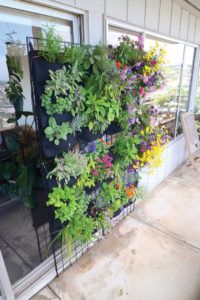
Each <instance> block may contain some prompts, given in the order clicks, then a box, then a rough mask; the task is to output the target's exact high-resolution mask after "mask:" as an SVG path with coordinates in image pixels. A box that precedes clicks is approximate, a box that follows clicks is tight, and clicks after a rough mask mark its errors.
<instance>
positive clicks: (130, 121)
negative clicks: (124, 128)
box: [128, 117, 136, 125]
mask: <svg viewBox="0 0 200 300" xmlns="http://www.w3.org/2000/svg"><path fill="white" fill-rule="evenodd" d="M135 123H136V118H135V117H132V118H129V120H128V124H129V125H134V124H135Z"/></svg>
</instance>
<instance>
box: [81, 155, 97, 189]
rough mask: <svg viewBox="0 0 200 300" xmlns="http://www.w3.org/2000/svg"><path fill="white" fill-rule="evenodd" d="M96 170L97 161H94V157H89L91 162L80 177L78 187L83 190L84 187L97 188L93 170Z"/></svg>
mask: <svg viewBox="0 0 200 300" xmlns="http://www.w3.org/2000/svg"><path fill="white" fill-rule="evenodd" d="M92 168H95V161H94V160H93V158H92V156H91V155H90V156H89V161H88V164H87V166H86V167H85V170H84V171H83V173H82V174H81V176H80V177H79V179H78V181H77V186H79V187H81V188H83V187H88V188H90V187H92V186H95V182H96V180H95V177H94V176H93V175H92V172H91V169H92Z"/></svg>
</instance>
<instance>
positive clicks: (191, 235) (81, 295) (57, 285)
mask: <svg viewBox="0 0 200 300" xmlns="http://www.w3.org/2000/svg"><path fill="white" fill-rule="evenodd" d="M199 228H200V177H198V175H197V173H196V172H195V171H193V170H192V169H191V167H187V166H186V165H183V166H182V167H180V168H179V169H177V170H176V171H175V172H174V173H173V174H172V175H171V176H170V177H168V178H167V179H166V180H165V181H164V182H163V183H161V184H160V185H159V186H158V187H157V188H156V189H155V190H154V191H153V192H152V193H150V194H148V195H147V197H146V199H145V200H143V201H141V202H139V203H137V205H136V209H135V211H134V212H133V213H132V214H131V215H130V216H128V217H127V218H126V219H125V220H124V221H123V222H122V223H121V224H119V225H118V226H117V227H116V228H115V229H114V230H113V231H112V232H111V233H110V234H109V235H107V236H106V238H105V240H103V241H101V242H99V243H98V244H97V245H96V246H95V247H94V248H93V249H91V251H89V252H88V253H87V254H86V255H84V256H83V257H82V258H81V259H80V260H79V261H78V262H77V263H76V264H75V265H73V266H72V267H71V268H70V269H68V270H66V271H65V272H64V273H63V274H62V275H61V276H60V277H59V278H57V279H56V280H54V281H53V282H52V283H51V284H49V286H48V287H46V288H44V289H43V290H42V291H40V292H39V293H38V294H37V295H36V296H34V297H33V298H32V299H33V300H45V299H48V300H49V299H51V300H55V299H62V300H69V299H71V300H84V299H85V300H114V299H131V300H147V299H148V300H199V299H200V234H199V232H200V230H199Z"/></svg>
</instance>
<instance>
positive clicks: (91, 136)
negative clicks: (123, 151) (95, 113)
mask: <svg viewBox="0 0 200 300" xmlns="http://www.w3.org/2000/svg"><path fill="white" fill-rule="evenodd" d="M103 135H104V133H92V132H91V131H90V130H89V128H82V130H81V132H80V133H78V139H79V142H80V143H89V142H92V141H94V140H97V139H99V138H101V137H102V136H103Z"/></svg>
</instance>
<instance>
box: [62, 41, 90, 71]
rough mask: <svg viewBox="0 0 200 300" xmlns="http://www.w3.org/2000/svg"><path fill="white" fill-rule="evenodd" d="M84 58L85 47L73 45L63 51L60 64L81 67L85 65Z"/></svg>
mask: <svg viewBox="0 0 200 300" xmlns="http://www.w3.org/2000/svg"><path fill="white" fill-rule="evenodd" d="M84 56H85V49H84V47H83V46H80V47H79V46H78V45H73V44H72V45H70V46H69V47H67V46H65V47H64V48H63V51H62V52H60V53H59V54H58V62H59V63H61V64H69V65H71V66H72V65H74V64H75V63H78V66H79V67H80V66H81V65H82V64H83V60H84Z"/></svg>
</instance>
